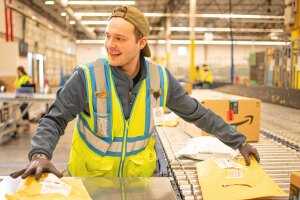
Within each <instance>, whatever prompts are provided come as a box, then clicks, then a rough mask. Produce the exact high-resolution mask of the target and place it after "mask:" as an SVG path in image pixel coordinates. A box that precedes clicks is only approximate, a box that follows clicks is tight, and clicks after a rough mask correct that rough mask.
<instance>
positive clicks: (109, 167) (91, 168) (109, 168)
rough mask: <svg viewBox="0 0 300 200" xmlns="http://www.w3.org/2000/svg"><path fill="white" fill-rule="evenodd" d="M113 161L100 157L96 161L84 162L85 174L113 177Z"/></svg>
mask: <svg viewBox="0 0 300 200" xmlns="http://www.w3.org/2000/svg"><path fill="white" fill-rule="evenodd" d="M113 167H114V160H113V159H112V158H110V157H101V158H99V159H97V161H92V162H86V163H85V168H86V171H87V174H88V175H89V176H92V177H96V176H113Z"/></svg>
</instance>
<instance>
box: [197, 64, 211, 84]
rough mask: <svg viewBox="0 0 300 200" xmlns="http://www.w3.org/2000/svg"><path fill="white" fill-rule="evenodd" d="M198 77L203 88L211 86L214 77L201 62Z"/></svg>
mask: <svg viewBox="0 0 300 200" xmlns="http://www.w3.org/2000/svg"><path fill="white" fill-rule="evenodd" d="M199 78H200V83H201V84H202V88H203V89H209V88H211V85H212V84H213V82H214V78H213V75H212V72H211V70H210V68H209V67H208V65H206V64H203V66H202V67H201V69H200V71H199Z"/></svg>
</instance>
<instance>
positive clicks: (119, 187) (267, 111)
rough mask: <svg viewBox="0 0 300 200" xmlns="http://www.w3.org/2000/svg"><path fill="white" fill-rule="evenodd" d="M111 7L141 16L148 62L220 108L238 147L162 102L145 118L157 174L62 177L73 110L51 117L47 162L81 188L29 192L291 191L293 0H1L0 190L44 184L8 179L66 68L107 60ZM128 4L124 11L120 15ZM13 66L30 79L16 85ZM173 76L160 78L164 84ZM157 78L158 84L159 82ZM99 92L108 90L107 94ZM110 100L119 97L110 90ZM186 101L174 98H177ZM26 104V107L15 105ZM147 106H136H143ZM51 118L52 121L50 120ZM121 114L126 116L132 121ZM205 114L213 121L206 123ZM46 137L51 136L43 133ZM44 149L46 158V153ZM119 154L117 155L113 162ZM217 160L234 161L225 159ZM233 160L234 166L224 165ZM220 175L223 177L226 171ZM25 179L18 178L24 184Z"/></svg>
mask: <svg viewBox="0 0 300 200" xmlns="http://www.w3.org/2000/svg"><path fill="white" fill-rule="evenodd" d="M120 5H126V6H134V7H136V8H137V9H139V10H140V11H141V12H142V13H144V16H145V17H146V18H147V19H148V21H149V25H150V33H149V35H148V37H147V44H148V46H149V48H150V50H151V56H150V57H148V58H146V60H147V61H146V62H148V61H149V62H151V63H155V64H157V65H158V66H159V67H161V68H162V69H163V70H164V69H167V72H168V73H170V74H171V75H172V77H174V78H175V79H176V84H180V85H181V89H183V90H184V91H185V95H188V96H190V97H192V98H193V99H194V100H195V101H197V102H199V103H200V104H201V106H203V107H204V108H205V109H207V110H209V111H212V112H213V113H215V114H216V115H218V116H219V117H220V118H221V119H222V120H224V122H226V124H228V127H230V128H231V129H234V130H235V131H237V132H239V133H241V134H243V135H245V136H246V138H247V139H246V140H245V141H244V142H243V144H242V145H241V146H236V147H235V148H232V147H231V148H228V146H227V145H225V144H224V138H225V137H226V135H225V136H224V138H222V136H219V135H218V134H214V133H210V131H209V130H207V129H206V127H207V126H208V125H203V128H202V129H200V127H199V126H200V125H199V123H198V124H197V123H196V122H195V121H193V120H190V119H191V118H189V117H186V118H185V117H180V114H181V113H180V112H179V111H178V110H177V109H176V105H177V104H176V103H175V104H174V105H175V108H174V109H170V108H168V102H167V103H166V105H167V106H166V105H165V104H164V105H163V106H162V107H160V108H162V111H161V112H162V115H163V117H162V122H161V123H159V125H157V124H156V123H157V120H159V119H157V118H158V117H157V116H155V114H154V113H155V110H153V115H154V116H153V118H152V117H150V118H151V120H154V124H155V130H152V132H151V138H152V137H153V138H154V140H155V151H156V169H155V170H156V171H155V173H156V174H155V173H154V175H152V176H150V177H143V176H137V177H127V176H123V175H122V174H118V176H116V177H115V176H111V175H108V174H107V175H105V174H104V175H103V173H102V175H97V174H93V175H89V176H86V177H85V176H79V177H77V176H73V177H70V175H71V173H70V169H69V168H68V167H67V166H68V163H69V162H70V161H71V160H72V159H70V158H71V156H70V152H72V151H74V149H73V145H74V143H75V141H74V140H75V139H74V137H75V136H74V135H75V132H76V130H77V127H79V126H80V125H78V124H79V122H78V119H81V118H82V116H81V115H80V116H79V113H77V114H78V115H74V116H73V117H74V119H73V120H71V121H70V122H69V123H66V122H65V121H62V122H58V124H59V123H61V124H65V123H66V128H65V130H62V131H63V133H64V134H63V136H58V138H59V141H58V143H57V145H56V147H55V145H54V147H53V148H55V150H54V152H53V157H52V158H51V162H52V163H53V165H54V166H55V168H57V169H58V171H60V172H65V171H68V172H69V173H68V174H67V175H66V174H65V173H63V174H64V176H65V177H63V178H61V180H62V181H67V182H63V183H60V184H67V183H68V184H69V183H70V182H71V181H70V180H73V179H72V178H74V180H79V181H80V184H79V185H80V188H79V189H78V191H79V192H77V193H75V192H74V191H75V190H76V189H74V188H76V187H75V186H77V187H79V186H78V185H75V182H74V185H73V186H72V187H74V188H73V189H72V190H71V192H70V190H69V192H68V194H67V195H66V193H63V192H62V191H63V190H65V188H66V187H65V185H64V187H63V186H62V187H63V188H64V189H62V188H60V189H57V190H56V193H55V192H54V193H53V194H52V195H57V196H51V195H50V196H47V195H49V192H48V193H47V194H46V192H45V191H44V193H43V192H42V191H43V189H42V190H41V193H38V195H41V197H40V199H47V198H49V199H55V198H58V197H59V196H60V195H62V196H61V197H63V198H65V199H72V198H74V199H76V198H77V199H122V200H123V199H185V200H201V199H204V200H207V199H208V200H210V199H212V200H216V199H276V200H285V199H289V200H291V199H293V200H294V199H300V171H299V170H300V152H299V151H300V131H299V124H300V110H299V109H300V103H299V102H300V60H299V59H300V57H299V56H300V45H299V41H300V31H299V30H300V2H299V1H298V0H218V1H217V0H211V1H208V0H188V1H186V0H154V1H143V0H134V1H129V0H124V1H107V0H91V1H88V0H85V1H79V0H3V1H0V10H1V12H0V199H14V198H15V199H17V198H16V197H19V198H20V199H22V198H21V197H22V195H24V194H25V193H26V195H29V193H30V192H32V190H30V187H31V186H32V187H33V188H34V187H35V186H34V185H33V184H40V185H41V186H39V187H42V186H45V184H44V183H43V182H42V181H40V182H38V181H36V180H35V181H34V180H33V179H34V178H33V179H32V181H31V179H29V177H27V178H26V179H22V178H21V177H18V178H16V179H14V178H11V177H10V174H11V173H13V172H15V171H17V170H21V169H22V168H26V167H28V166H29V165H30V163H32V162H30V161H31V159H32V158H33V157H34V156H33V157H30V156H29V152H30V151H31V149H32V145H34V144H33V143H34V142H33V140H32V139H33V138H34V136H35V135H36V133H37V132H38V131H40V132H41V129H43V128H45V127H42V126H41V125H40V124H41V123H42V121H43V119H45V116H46V118H50V117H47V116H50V115H51V109H52V110H53V105H52V104H53V103H54V102H56V103H57V102H58V101H59V102H60V100H59V96H58V95H59V93H61V92H62V91H63V90H64V88H66V85H67V84H68V83H70V81H69V80H70V79H72V77H74V73H75V71H74V69H76V67H78V66H84V65H86V66H88V64H87V63H90V62H93V61H95V60H97V59H99V58H107V59H108V60H109V55H108V53H107V49H106V47H105V44H106V41H107V31H108V28H107V27H108V25H109V24H110V19H109V17H110V16H111V14H112V13H113V11H114V8H115V7H116V6H120ZM126 14H127V10H126V13H125V14H124V16H123V18H125V15H126ZM130 23H131V22H130ZM20 66H21V67H22V68H23V69H24V70H25V72H26V74H27V75H28V77H29V79H30V81H28V82H27V83H26V84H21V85H19V86H17V84H16V83H17V80H18V69H19V67H20ZM110 66H111V65H110ZM155 66H156V65H155ZM111 67H112V66H111ZM112 68H113V67H112ZM161 68H159V69H161ZM201 70H204V71H202V72H201ZM208 71H209V73H210V78H209V79H207V78H208V76H207V75H206V74H207V73H208ZM85 73H86V72H85ZM168 73H167V74H168ZM201 73H202V75H201ZM75 74H76V73H75ZM203 74H204V75H203ZM106 75H107V74H106ZM111 76H113V75H111ZM114 76H115V74H114ZM203 77H205V78H203ZM114 78H115V77H114ZM160 78H161V77H160ZM158 79H159V78H158ZM158 79H157V80H158ZM162 79H163V78H161V79H160V81H162ZM112 80H115V79H112ZM132 80H133V79H132ZM172 80H173V79H172ZM172 80H170V79H168V81H169V82H168V83H171V81H172ZM133 81H134V80H133ZM86 83H87V84H88V81H87V82H86ZM172 83H173V82H172ZM107 84H108V83H107ZM115 84H116V85H117V83H115ZM151 84H152V82H151ZM160 84H162V82H160ZM164 84H166V83H164ZM162 85H163V84H162ZM97 87H98V85H97ZM115 87H117V86H115ZM162 87H163V88H165V85H163V86H161V88H160V89H162ZM168 87H171V86H168ZM108 88H109V90H110V87H107V88H106V89H107V90H108ZM151 89H152V88H151ZM151 89H150V90H151ZM86 90H88V86H87V87H86ZM115 90H116V89H115ZM150 90H149V95H150V96H151V97H152V95H153V98H155V99H156V100H157V99H158V97H160V98H159V99H161V98H162V97H164V98H168V99H172V98H176V97H173V96H172V94H170V95H169V96H168V95H166V94H165V93H166V92H170V91H171V89H169V90H164V89H162V90H160V91H159V90H157V91H155V90H153V91H150ZM177 90H178V89H177ZM76 91H77V90H76ZM118 92H119V93H120V91H119V90H118ZM177 92H178V91H177ZM156 93H158V97H156V96H155V94H156ZM173 93H174V94H175V93H176V92H173ZM103 94H104V95H107V96H105V98H107V99H111V98H113V97H114V96H112V97H111V96H110V94H109V93H102V94H101V95H103ZM176 94H178V93H176ZM78 95H79V94H78ZM88 95H89V94H88ZM88 95H87V96H88ZM165 95H166V96H165ZM95 96H96V97H97V94H95ZM167 96H168V97H167ZM76 98H83V97H82V96H77V97H76ZM86 98H87V97H85V98H84V99H86ZM97 98H98V97H97ZM99 98H102V97H99ZM136 98H137V97H136ZM149 98H150V97H149ZM115 99H117V101H118V102H120V104H121V100H120V98H119V97H118V95H117V98H115ZM129 99H131V90H130V94H129ZM63 101H64V100H63ZM65 101H67V100H65ZM70 101H71V100H70ZM87 101H88V100H87ZM112 101H113V100H112ZM160 101H161V102H162V100H160ZM165 101H168V100H165ZM130 102H131V100H130ZM134 102H135V101H134ZM71 103H73V102H70V104H71ZM177 103H178V102H177ZM184 103H185V102H180V103H178V106H179V105H181V104H184ZM131 104H132V103H130V105H131ZM24 105H25V109H24V108H22V107H23V106H24ZM107 105H108V106H107V110H109V109H111V108H110V107H109V105H110V106H111V104H109V103H107ZM113 105H114V104H113ZM147 105H148V104H147ZM105 106H106V104H105ZM133 106H135V103H134V104H133ZM151 106H152V104H151ZM75 107H76V106H74V110H76V108H75ZM98 107H99V105H98ZM121 107H122V106H121ZM151 108H152V107H151ZM172 108H173V107H172ZM123 109H124V108H123ZM123 109H122V108H121V110H122V112H124V111H123ZM49 110H50V112H49ZM148 110H149V109H148V108H147V109H146V111H141V110H139V112H151V111H148ZM81 111H82V110H81ZM176 111H177V112H179V115H178V113H176ZM70 112H71V111H70ZM82 112H85V111H82ZM95 112H96V111H95ZM105 112H108V111H105ZM27 114H28V115H29V116H27V118H26V115H27ZM49 114H50V115H49ZM71 114H72V113H71ZM96 114H97V113H96ZM130 114H131V112H130ZM150 115H151V114H150ZM181 116H184V115H183V114H182V115H181ZM123 118H124V113H123ZM183 118H185V120H184V119H183ZM95 119H96V118H95ZM130 119H131V118H130ZM147 119H148V118H147ZM52 120H53V121H59V118H57V119H52ZM142 120H146V119H143V118H142V119H140V121H139V122H138V123H141V124H143V121H142ZM155 120H156V121H155ZM128 121H130V120H128ZM128 121H127V119H126V123H127V129H128V130H130V128H128V126H129V125H128V123H129V122H128ZM136 121H137V120H136ZM84 122H85V121H84V120H83V123H84ZM210 122H211V123H213V120H212V119H211V121H207V122H205V123H207V124H209V123H210ZM85 123H88V122H85ZM93 123H94V122H93ZM95 123H96V122H95ZM97 123H100V122H97ZM109 123H110V122H109ZM132 123H133V122H132ZM147 124H148V123H146V125H145V126H147ZM151 124H152V123H150V126H151ZM121 125H122V126H123V124H120V126H121ZM148 125H149V124H148ZM57 126H58V125H57ZM112 126H113V125H112ZM115 126H117V125H115ZM125 126H126V124H125V123H124V127H125ZM197 126H198V127H197ZM219 126H221V125H219ZM215 127H218V124H215ZM62 128H64V127H62ZM45 129H48V130H47V133H49V132H51V130H49V129H51V127H48V128H47V127H46V128H45ZM58 129H59V128H58ZM127 129H126V130H127ZM107 130H109V129H107ZM124 130H125V128H124ZM128 130H127V134H128ZM212 130H218V129H217V128H216V129H212ZM145 132H146V131H145ZM53 134H56V132H53ZM95 134H98V133H95ZM213 135H215V136H217V137H212V136H213ZM94 136H95V137H94V138H96V139H99V138H100V136H99V137H98V135H94ZM45 137H48V136H47V135H46V132H45ZM72 138H73V141H72ZM124 138H125V139H124V140H123V142H121V143H122V145H123V146H122V148H123V149H122V158H123V151H125V157H124V158H123V159H126V148H127V147H128V145H129V143H130V142H128V141H126V139H128V138H127V135H126V137H124ZM216 138H219V140H217V139H216ZM229 138H230V137H229ZM83 140H84V139H83ZM215 140H217V141H215ZM220 141H223V143H221V142H220ZM246 141H247V144H250V145H251V146H250V147H251V148H252V147H253V149H255V150H257V152H258V153H259V156H260V161H259V162H257V159H255V155H253V154H255V153H253V152H252V156H251V159H250V161H251V164H250V166H246V164H245V162H244V159H243V157H244V155H243V154H239V152H240V153H241V150H240V148H242V147H244V146H243V145H244V143H245V142H246ZM85 142H86V141H85ZM117 142H120V141H117ZM147 142H148V140H147ZM213 142H216V143H213ZM227 142H228V141H227ZM95 143H97V141H95ZM127 143H128V144H127ZM149 143H150V142H149ZM225 143H226V142H225ZM228 143H230V141H229V142H228ZM99 144H100V143H99ZM110 144H112V143H110ZM245 144H246V143H245ZM43 145H44V146H48V145H50V146H51V144H43ZM126 145H127V146H126ZM218 145H220V146H218ZM125 146H126V147H125ZM229 146H230V145H229ZM88 147H89V148H90V149H91V150H93V148H94V147H91V146H89V145H88ZM205 147H206V148H207V149H205ZM95 152H96V151H95ZM41 153H43V151H42V152H41ZM97 155H98V154H97ZM99 155H100V154H99ZM130 155H131V154H130ZM101 156H103V155H101ZM234 156H237V157H235V158H233V157H234ZM29 157H30V158H29ZM83 157H84V156H83ZM129 157H130V156H129ZM229 157H230V159H234V161H236V163H235V164H236V165H234V166H231V165H230V164H232V163H231V162H229ZM244 158H245V157H244ZM46 159H49V157H48V156H47V154H46ZM222 159H225V160H222ZM123 161H124V160H123ZM123 161H120V163H121V164H120V166H121V167H122V165H123V164H122V162H123ZM137 162H138V163H140V162H139V161H137ZM221 162H222V163H223V162H226V164H227V165H230V166H231V167H230V166H229V167H228V166H227V168H225V169H223V168H222V167H220V166H221V164H220V163H221ZM124 163H125V162H124ZM226 164H224V163H223V165H226ZM85 165H86V168H87V164H85ZM99 165H100V164H99ZM124 165H125V164H124ZM140 165H142V164H140ZM237 166H239V167H237ZM121 167H120V168H121ZM218 167H219V168H218ZM232 169H237V170H236V171H230V170H232ZM132 170H133V171H135V170H136V169H134V168H133V169H132ZM218 170H219V171H218ZM222 170H223V171H222ZM225 170H227V171H226V173H225ZM46 171H47V170H44V171H43V172H46ZM87 171H88V169H87ZM228 174H231V176H232V177H230V178H228V177H229V176H228ZM233 174H234V175H233ZM71 176H72V175H71ZM102 176H103V177H102ZM233 176H235V177H233ZM52 178H53V177H52ZM49 179H50V178H49ZM54 179H55V178H53V180H54ZM24 180H27V182H26V184H25V186H24ZM53 180H52V181H53ZM55 180H56V179H55ZM228 180H230V181H231V182H230V181H228ZM56 181H57V180H56ZM68 181H70V182H68ZM234 181H236V182H234ZM21 183H23V187H22V184H21ZM52 186H53V185H52ZM27 187H28V188H27ZM42 188H43V187H42ZM49 190H50V189H49ZM53 190H54V189H53ZM81 190H82V192H80V191H81ZM24 191H25V193H24ZM57 191H58V192H57ZM42 193H43V194H42ZM18 195H19V196H18ZM35 195H36V194H35ZM43 195H45V196H43ZM68 195H69V196H68ZM72 195H74V196H72ZM81 195H82V196H81ZM76 196H77V197H76ZM23 197H24V199H25V196H23ZM46 197H47V198H46ZM32 198H33V196H32ZM63 198H62V199H63ZM29 199H30V198H29Z"/></svg>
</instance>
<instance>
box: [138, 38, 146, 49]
mask: <svg viewBox="0 0 300 200" xmlns="http://www.w3.org/2000/svg"><path fill="white" fill-rule="evenodd" d="M147 40H148V38H147V37H146V36H143V37H142V38H141V39H140V40H139V44H140V49H143V48H144V47H145V46H146V44H147Z"/></svg>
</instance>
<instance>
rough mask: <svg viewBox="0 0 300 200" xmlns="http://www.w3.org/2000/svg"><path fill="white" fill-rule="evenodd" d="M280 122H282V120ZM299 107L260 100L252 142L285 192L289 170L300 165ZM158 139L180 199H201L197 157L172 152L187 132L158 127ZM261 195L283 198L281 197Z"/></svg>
mask: <svg viewBox="0 0 300 200" xmlns="http://www.w3.org/2000/svg"><path fill="white" fill-rule="evenodd" d="M281 122H282V123H281ZM299 125H300V111H298V110H294V109H290V108H285V107H281V106H276V105H272V104H267V103H263V104H262V115H261V135H260V141H259V142H257V143H251V145H253V146H254V147H256V148H257V150H258V151H259V153H260V156H261V161H260V163H261V166H262V168H263V169H264V171H265V172H266V173H267V174H268V175H269V176H270V177H271V178H272V179H273V180H274V181H275V182H276V183H277V184H278V185H279V186H280V187H281V188H282V189H283V190H284V191H285V192H286V193H287V194H288V193H289V187H290V173H291V172H293V171H299V169H300V152H299V141H300V134H299V131H298V133H297V131H296V130H297V128H298V130H299ZM157 132H158V135H159V138H160V143H161V145H162V146H163V149H164V151H165V156H166V159H167V162H168V165H169V167H170V171H171V174H172V176H173V178H174V180H175V183H176V186H177V188H178V190H179V193H180V196H181V198H182V199H188V200H192V199H193V200H196V199H197V200H198V199H202V196H201V189H200V186H199V183H198V178H197V172H196V163H197V162H199V161H197V160H192V159H187V158H178V157H177V156H176V155H175V153H176V152H177V151H179V150H180V149H182V148H184V146H185V144H186V142H187V140H188V139H190V136H189V135H187V134H185V133H184V129H183V127H182V125H181V124H180V125H179V126H178V127H176V128H171V127H158V128H157ZM264 199H275V200H284V199H288V197H287V196H284V197H272V198H264Z"/></svg>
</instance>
